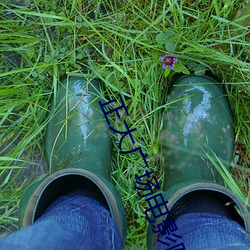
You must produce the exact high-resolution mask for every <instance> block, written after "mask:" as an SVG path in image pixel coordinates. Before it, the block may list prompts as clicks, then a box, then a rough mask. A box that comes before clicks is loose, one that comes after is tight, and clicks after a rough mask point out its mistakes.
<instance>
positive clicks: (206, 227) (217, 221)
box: [155, 213, 250, 250]
mask: <svg viewBox="0 0 250 250" xmlns="http://www.w3.org/2000/svg"><path fill="white" fill-rule="evenodd" d="M176 225H177V227H178V231H176V235H178V236H181V237H182V238H178V237H174V236H173V235H172V236H171V235H168V234H166V235H164V236H162V237H161V238H160V239H159V241H158V243H157V245H156V247H155V250H163V249H164V250H165V249H170V248H171V247H174V246H177V245H178V244H181V243H184V246H185V248H181V246H180V247H177V248H171V249H187V250H201V249H202V250H208V249H209V250H213V249H221V250H222V249H223V250H229V249H230V250H233V249H238V250H249V249H250V234H249V233H247V232H246V231H245V229H244V228H243V227H241V226H240V225H239V224H238V223H237V222H236V221H233V220H231V219H229V218H227V217H226V216H220V215H217V214H208V213H188V214H183V215H181V216H180V217H179V218H178V219H177V220H176ZM167 237H168V238H167ZM169 239H173V240H175V241H176V242H173V241H171V240H169ZM162 242H164V243H165V244H163V243H162Z"/></svg>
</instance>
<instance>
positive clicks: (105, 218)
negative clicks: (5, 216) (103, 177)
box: [0, 196, 123, 250]
mask: <svg viewBox="0 0 250 250" xmlns="http://www.w3.org/2000/svg"><path fill="white" fill-rule="evenodd" d="M0 249H3V250H71V249H72V250H97V249H101V250H108V249H111V250H117V249H119V250H120V249H123V243H122V240H121V237H120V234H119V231H118V229H117V227H116V226H115V224H114V222H113V219H112V217H111V215H110V212H109V211H108V210H107V209H106V208H104V207H103V206H102V205H101V204H100V203H99V202H98V201H96V200H94V199H92V198H89V197H85V196H72V197H60V198H59V199H58V200H56V201H55V202H54V203H53V204H52V205H51V206H50V207H49V208H48V209H47V211H46V212H45V213H44V214H43V216H42V217H41V218H39V219H38V220H37V221H36V222H35V223H34V224H33V225H32V226H30V227H28V228H25V229H23V230H20V231H18V232H16V233H14V234H11V235H9V236H6V237H4V238H2V239H0Z"/></svg>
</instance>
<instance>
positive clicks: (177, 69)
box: [174, 62, 190, 75]
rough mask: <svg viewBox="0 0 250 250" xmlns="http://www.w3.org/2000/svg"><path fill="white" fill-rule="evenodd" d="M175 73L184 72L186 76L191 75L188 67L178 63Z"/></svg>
mask: <svg viewBox="0 0 250 250" xmlns="http://www.w3.org/2000/svg"><path fill="white" fill-rule="evenodd" d="M174 72H177V73H180V72H182V73H184V74H186V75H189V74H190V72H189V70H188V69H187V67H186V66H184V65H183V64H182V63H181V62H177V63H175V64H174Z"/></svg>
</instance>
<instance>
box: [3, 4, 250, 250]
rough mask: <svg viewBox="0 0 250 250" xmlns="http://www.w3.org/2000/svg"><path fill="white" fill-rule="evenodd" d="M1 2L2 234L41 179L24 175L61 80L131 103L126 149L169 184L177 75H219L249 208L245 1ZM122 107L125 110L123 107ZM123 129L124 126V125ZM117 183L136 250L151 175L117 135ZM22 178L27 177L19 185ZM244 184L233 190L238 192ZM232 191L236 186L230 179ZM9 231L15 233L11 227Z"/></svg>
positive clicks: (249, 70)
mask: <svg viewBox="0 0 250 250" xmlns="http://www.w3.org/2000/svg"><path fill="white" fill-rule="evenodd" d="M18 3H19V4H15V2H10V1H7V0H6V1H2V2H1V3H0V27H1V30H0V52H1V55H0V56H1V61H0V132H1V133H0V198H1V203H0V228H1V231H2V232H8V230H10V228H9V227H7V226H6V225H7V224H12V225H16V221H17V211H18V202H19V198H20V195H21V193H22V192H23V190H24V189H25V187H26V186H27V184H28V183H30V181H31V180H32V179H34V176H33V175H32V174H30V175H29V176H27V175H25V174H23V171H24V169H26V167H27V166H30V165H31V166H33V168H37V167H39V166H38V165H39V164H40V162H39V161H38V162H35V163H34V162H33V161H32V159H33V158H34V152H36V151H35V150H37V149H38V150H39V151H40V154H41V157H42V156H43V135H44V131H45V128H46V124H47V122H48V119H47V118H46V114H47V113H48V105H49V101H50V99H51V98H53V96H55V95H56V92H57V88H58V84H59V82H60V80H61V79H63V78H66V77H67V76H72V75H85V76H86V77H88V78H89V79H92V78H99V79H100V80H101V84H102V91H103V94H104V95H105V96H106V98H107V100H111V99H114V98H118V93H120V94H121V95H122V97H123V99H124V100H125V102H126V106H127V108H128V111H129V114H130V116H129V117H127V116H125V115H124V116H123V118H124V119H125V120H126V122H127V124H128V126H129V127H130V128H136V129H137V131H135V132H134V133H133V137H134V140H135V142H136V143H135V145H133V144H132V142H131V140H130V139H129V138H125V139H124V141H123V144H122V148H123V150H130V149H132V148H133V147H134V146H141V148H142V149H143V152H144V153H148V157H147V161H148V163H149V166H150V170H155V171H156V173H157V179H158V181H159V182H160V183H161V182H162V176H163V175H162V174H163V172H162V171H163V170H162V167H161V166H160V165H159V140H158V136H159V132H160V128H161V114H162V112H164V111H165V110H167V108H168V106H169V104H167V103H165V102H164V98H165V94H164V93H165V90H166V89H167V87H168V86H169V83H170V81H171V79H172V78H173V75H174V73H178V72H183V73H185V74H187V73H189V72H194V73H195V74H203V73H205V72H208V71H211V72H212V73H213V74H215V75H217V76H218V78H219V79H220V82H221V83H222V84H223V85H224V87H225V89H226V91H227V93H228V96H229V100H230V103H231V106H232V109H233V113H234V121H235V134H236V137H235V145H236V146H235V152H236V153H235V162H234V163H232V165H233V167H234V168H233V172H232V173H233V175H234V177H235V180H236V182H237V183H238V185H239V187H240V190H241V191H242V193H243V195H244V197H245V199H247V198H246V197H248V201H249V195H250V191H249V183H250V182H249V177H250V174H249V172H250V171H249V165H250V140H249V138H250V137H249V135H250V134H249V131H250V128H249V126H250V125H249V117H250V111H249V110H250V109H249V105H250V103H249V97H250V94H249V93H250V91H249V90H250V89H249V82H250V63H249V29H247V26H249V22H248V20H249V14H248V13H247V12H246V11H243V14H244V15H243V14H242V9H244V10H245V9H246V8H248V9H249V6H248V7H246V6H245V1H243V0H233V1H229V0H223V1H217V0H213V1H199V0H196V1H195V0H193V1H167V0H161V1H153V0H145V1H139V0H134V1H121V2H115V1H114V2H113V1H108V0H102V1H101V0H90V1H82V0H77V1H76V0H71V1H68V0H60V1H59V0H58V1H56V0H54V1H48V0H40V1H38V0H36V1H28V0H27V1H25V5H22V4H20V1H18ZM248 5H249V4H248ZM166 51H168V52H174V54H173V55H174V56H176V57H177V58H178V66H177V67H176V69H175V72H173V71H171V72H166V71H165V72H164V70H163V69H162V67H161V63H160V62H159V60H158V59H159V57H160V56H162V55H164V53H165V52H166ZM117 105H118V104H117ZM113 124H114V128H115V129H117V130H122V129H123V126H124V125H123V123H122V122H121V121H119V120H118V119H116V120H114V123H113ZM113 138H114V140H113V161H112V167H113V172H112V180H113V182H114V183H115V184H116V186H117V188H118V190H119V191H120V193H121V195H122V198H123V202H124V205H125V208H126V212H127V221H128V233H127V242H126V245H127V246H133V247H134V248H136V247H138V248H139V249H144V248H145V245H146V243H145V236H146V228H147V220H146V217H145V214H144V211H145V209H147V205H146V203H145V202H144V201H143V199H140V198H139V197H138V195H137V192H136V190H135V189H134V185H135V174H137V175H140V174H143V173H144V170H145V164H144V162H143V159H142V157H141V156H140V155H139V154H136V153H134V154H129V155H121V154H119V148H118V145H119V140H120V137H119V135H117V134H115V135H113ZM18 176H19V177H20V176H23V178H21V179H22V181H18ZM233 185H234V184H232V187H233ZM229 186H230V182H229ZM8 228H9V229H8Z"/></svg>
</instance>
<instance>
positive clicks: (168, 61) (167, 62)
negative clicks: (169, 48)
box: [159, 53, 177, 70]
mask: <svg viewBox="0 0 250 250" xmlns="http://www.w3.org/2000/svg"><path fill="white" fill-rule="evenodd" d="M159 60H160V61H161V62H163V63H164V64H163V66H162V68H163V69H166V68H168V67H169V68H170V69H171V70H173V69H174V64H175V63H176V62H177V58H176V57H172V56H170V55H169V53H166V54H165V56H164V57H160V58H159Z"/></svg>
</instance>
